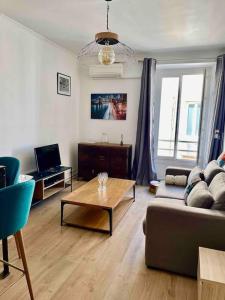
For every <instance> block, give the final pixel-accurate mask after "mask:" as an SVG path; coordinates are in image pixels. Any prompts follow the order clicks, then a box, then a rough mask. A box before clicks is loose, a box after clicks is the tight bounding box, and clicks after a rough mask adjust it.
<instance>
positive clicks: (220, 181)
mask: <svg viewBox="0 0 225 300" xmlns="http://www.w3.org/2000/svg"><path fill="white" fill-rule="evenodd" d="M209 191H210V192H211V194H212V195H213V198H214V203H213V205H212V207H211V209H216V210H225V173H222V172H221V173H219V174H217V175H216V176H215V177H214V178H213V180H212V182H211V183H210V185H209Z"/></svg>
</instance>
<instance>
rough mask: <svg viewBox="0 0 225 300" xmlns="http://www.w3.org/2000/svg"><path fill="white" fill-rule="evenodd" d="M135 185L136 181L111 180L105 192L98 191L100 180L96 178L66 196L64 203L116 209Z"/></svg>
mask: <svg viewBox="0 0 225 300" xmlns="http://www.w3.org/2000/svg"><path fill="white" fill-rule="evenodd" d="M134 185H135V181H133V180H127V179H118V178H109V179H108V181H107V184H106V189H105V190H104V191H99V190H98V186H99V183H98V178H97V177H95V178H94V179H92V180H91V181H89V182H87V183H86V184H84V185H83V186H81V187H80V188H78V189H77V190H75V191H73V192H72V193H70V194H68V195H66V196H65V197H64V198H63V199H62V202H65V203H70V204H77V205H80V206H93V207H101V208H112V209H113V208H115V207H116V206H117V205H118V204H119V203H120V201H121V200H122V199H123V198H124V197H125V195H126V193H127V192H128V191H129V190H130V189H131V188H132V187H133V186H134Z"/></svg>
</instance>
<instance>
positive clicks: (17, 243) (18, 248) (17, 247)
mask: <svg viewBox="0 0 225 300" xmlns="http://www.w3.org/2000/svg"><path fill="white" fill-rule="evenodd" d="M14 238H15V242H16V249H17V252H18V256H19V258H21V253H20V246H19V242H18V240H17V237H16V235H14Z"/></svg>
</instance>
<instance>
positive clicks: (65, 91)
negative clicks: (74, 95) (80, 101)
mask: <svg viewBox="0 0 225 300" xmlns="http://www.w3.org/2000/svg"><path fill="white" fill-rule="evenodd" d="M57 94H59V95H64V96H71V77H70V76H68V75H65V74H62V73H57Z"/></svg>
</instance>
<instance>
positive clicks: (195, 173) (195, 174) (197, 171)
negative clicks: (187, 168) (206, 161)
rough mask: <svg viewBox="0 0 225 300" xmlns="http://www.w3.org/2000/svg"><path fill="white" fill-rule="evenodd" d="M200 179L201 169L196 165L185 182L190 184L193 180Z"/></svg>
mask: <svg viewBox="0 0 225 300" xmlns="http://www.w3.org/2000/svg"><path fill="white" fill-rule="evenodd" d="M201 180H204V175H203V171H202V169H201V168H200V167H198V166H196V167H194V168H193V169H192V170H191V173H190V175H189V176H188V182H187V184H188V185H191V184H192V183H193V182H199V181H201Z"/></svg>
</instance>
